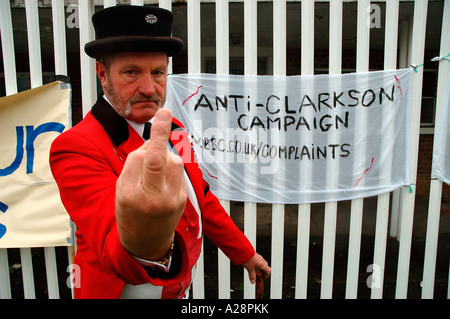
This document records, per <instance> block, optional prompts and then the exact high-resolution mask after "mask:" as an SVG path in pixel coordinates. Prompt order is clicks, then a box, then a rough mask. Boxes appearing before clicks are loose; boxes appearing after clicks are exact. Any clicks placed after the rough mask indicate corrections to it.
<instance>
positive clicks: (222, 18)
mask: <svg viewBox="0 0 450 319" xmlns="http://www.w3.org/2000/svg"><path fill="white" fill-rule="evenodd" d="M215 9H216V70H217V71H216V72H217V74H228V73H229V65H230V63H229V59H230V56H229V9H228V0H218V1H217V2H216V8H215ZM224 120H225V119H224ZM220 202H221V204H222V206H223V207H224V208H225V210H226V212H227V213H228V215H230V201H228V200H221V201H220ZM218 254H219V255H218V264H219V269H218V270H219V273H218V276H219V280H218V281H219V299H230V296H231V285H230V283H231V276H230V270H231V267H230V260H229V259H228V258H227V256H226V255H225V254H224V253H223V252H222V251H221V250H220V249H219V253H218Z"/></svg>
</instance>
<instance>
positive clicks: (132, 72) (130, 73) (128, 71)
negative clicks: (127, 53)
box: [125, 70, 136, 75]
mask: <svg viewBox="0 0 450 319" xmlns="http://www.w3.org/2000/svg"><path fill="white" fill-rule="evenodd" d="M125 73H126V74H128V75H133V74H135V73H136V72H135V71H134V70H127V71H125Z"/></svg>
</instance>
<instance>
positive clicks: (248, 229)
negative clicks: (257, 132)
mask: <svg viewBox="0 0 450 319" xmlns="http://www.w3.org/2000/svg"><path fill="white" fill-rule="evenodd" d="M257 10H258V3H257V1H256V0H249V1H245V2H244V74H245V75H256V74H257V73H258V71H257V70H258V63H257V62H258V46H257V30H258V28H257V25H258V24H257V23H258V20H257V17H258V14H257ZM246 174H248V175H249V178H255V176H256V175H255V174H253V172H250V171H248V172H246ZM256 216H257V205H256V203H253V202H244V233H245V235H246V236H247V238H248V239H249V240H250V242H251V243H252V245H253V247H255V248H256V224H257V218H256ZM254 298H255V285H252V284H251V283H250V281H249V280H248V274H247V271H244V299H254Z"/></svg>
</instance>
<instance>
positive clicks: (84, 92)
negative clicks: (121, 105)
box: [78, 0, 97, 117]
mask: <svg viewBox="0 0 450 319" xmlns="http://www.w3.org/2000/svg"><path fill="white" fill-rule="evenodd" d="M78 5H79V15H80V16H79V21H80V66H81V70H82V72H81V103H82V108H83V117H84V116H86V114H87V113H88V112H89V110H90V109H91V107H92V105H93V104H94V102H95V100H96V99H97V78H96V77H97V75H96V73H95V60H94V59H92V58H90V57H89V56H88V55H87V54H86V53H85V52H84V45H85V44H86V43H88V42H90V41H92V40H93V39H94V37H95V35H94V27H93V25H92V22H91V17H92V14H93V13H94V0H85V1H79V4H78Z"/></svg>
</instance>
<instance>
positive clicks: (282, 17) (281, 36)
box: [270, 0, 286, 299]
mask: <svg viewBox="0 0 450 319" xmlns="http://www.w3.org/2000/svg"><path fill="white" fill-rule="evenodd" d="M273 21H274V23H273V57H274V61H273V62H274V63H273V68H274V69H273V74H274V75H280V76H284V75H286V1H284V0H282V1H274V4H273ZM280 93H282V92H280ZM278 142H279V143H280V145H282V144H283V142H282V141H278ZM284 213H285V207H284V205H282V204H273V205H272V242H271V250H272V254H271V261H272V262H271V267H272V275H271V283H270V297H271V298H272V299H281V298H282V295H283V256H284Z"/></svg>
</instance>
